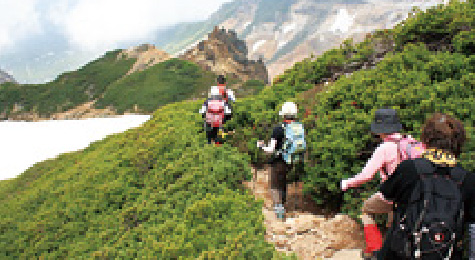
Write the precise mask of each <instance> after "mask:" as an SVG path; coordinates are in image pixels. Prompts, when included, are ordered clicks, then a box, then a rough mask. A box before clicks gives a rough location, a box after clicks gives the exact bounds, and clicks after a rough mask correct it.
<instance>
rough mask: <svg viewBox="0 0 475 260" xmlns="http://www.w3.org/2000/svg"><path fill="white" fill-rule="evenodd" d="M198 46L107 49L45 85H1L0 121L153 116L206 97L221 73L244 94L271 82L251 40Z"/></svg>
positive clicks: (223, 36) (216, 37)
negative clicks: (175, 50) (176, 53)
mask: <svg viewBox="0 0 475 260" xmlns="http://www.w3.org/2000/svg"><path fill="white" fill-rule="evenodd" d="M199 46H201V47H202V49H195V50H193V51H191V52H188V53H187V54H186V55H184V56H181V57H180V59H173V60H170V59H171V56H170V55H169V54H167V53H165V52H164V51H161V50H158V49H156V48H155V46H153V45H150V44H142V45H140V46H136V47H131V48H129V49H127V50H116V51H113V52H109V53H106V54H105V55H104V57H101V58H99V59H97V60H95V61H92V62H90V63H88V64H86V65H85V66H84V67H82V68H81V69H79V70H78V71H73V72H68V73H64V74H62V75H60V76H58V78H57V79H55V80H54V81H51V82H48V83H46V84H38V85H25V84H23V85H21V84H20V85H19V84H4V85H1V86H0V103H1V104H2V105H3V106H2V107H1V110H0V120H1V119H13V120H41V119H48V118H55V119H71V118H84V117H90V116H93V117H94V116H106V115H107V116H108V115H114V114H117V113H119V114H123V113H128V112H132V113H137V112H141V113H147V114H148V113H152V112H153V111H155V110H156V109H157V108H158V107H160V106H163V105H165V104H168V103H171V102H177V101H181V100H184V99H193V98H200V97H204V96H205V95H206V93H207V90H208V88H209V87H210V86H211V85H214V84H215V82H216V75H217V74H224V75H227V77H228V85H229V86H230V87H231V88H235V90H236V94H237V95H238V96H239V97H242V96H243V95H247V94H249V93H253V92H256V91H257V90H258V89H259V88H260V87H262V85H264V83H265V82H267V79H268V76H267V70H266V66H265V65H264V64H263V63H262V61H253V60H249V59H248V58H247V46H246V44H245V43H244V42H243V41H241V40H239V39H238V38H237V37H236V35H235V34H234V33H232V32H226V31H220V32H219V33H210V39H209V40H206V41H202V42H201V43H200V45H199ZM223 50H224V51H223ZM186 60H190V61H191V62H190V61H186ZM124 94H127V95H124Z"/></svg>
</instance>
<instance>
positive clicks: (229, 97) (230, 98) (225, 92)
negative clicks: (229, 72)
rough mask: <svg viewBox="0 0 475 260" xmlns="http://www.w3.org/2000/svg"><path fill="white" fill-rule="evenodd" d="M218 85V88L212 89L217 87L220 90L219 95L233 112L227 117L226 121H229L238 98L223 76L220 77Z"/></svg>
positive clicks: (217, 81) (217, 80)
mask: <svg viewBox="0 0 475 260" xmlns="http://www.w3.org/2000/svg"><path fill="white" fill-rule="evenodd" d="M216 83H217V86H213V87H212V88H214V87H217V88H218V89H219V93H220V94H221V96H222V97H223V99H224V101H225V102H226V104H227V105H228V107H229V109H230V110H231V113H230V114H229V115H226V116H225V121H228V120H229V119H231V117H232V112H233V109H232V105H233V103H234V102H236V98H235V97H234V92H233V91H232V90H231V89H228V88H227V87H226V78H225V77H224V76H223V75H219V76H218V78H217V79H216Z"/></svg>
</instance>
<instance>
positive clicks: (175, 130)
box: [0, 102, 279, 259]
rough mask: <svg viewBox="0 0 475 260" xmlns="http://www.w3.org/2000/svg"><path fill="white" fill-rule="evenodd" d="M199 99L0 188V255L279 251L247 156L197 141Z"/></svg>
mask: <svg viewBox="0 0 475 260" xmlns="http://www.w3.org/2000/svg"><path fill="white" fill-rule="evenodd" d="M199 105H200V103H199V102H188V103H178V104H172V105H168V106H165V107H164V108H162V109H159V110H158V111H157V112H156V113H155V114H154V116H153V118H152V119H151V120H150V121H148V122H146V123H145V124H144V126H142V127H139V128H136V129H132V130H128V131H126V132H124V133H122V134H116V135H111V136H108V137H107V138H105V139H104V140H101V141H98V142H95V143H93V144H92V145H91V146H89V147H88V148H86V149H85V150H84V151H83V152H78V153H70V154H65V155H62V156H60V157H59V158H58V159H57V160H51V161H47V162H43V163H40V164H37V165H36V166H35V167H32V168H30V169H29V170H28V171H27V172H26V173H25V174H24V175H22V176H20V177H19V178H18V180H17V181H16V182H15V181H14V182H12V184H14V185H15V186H16V187H15V188H10V189H9V190H7V191H3V190H2V191H0V195H1V197H2V198H3V197H4V196H7V195H8V194H10V195H11V196H10V197H8V198H7V199H4V200H3V201H2V203H1V205H0V230H1V232H0V258H2V259H16V258H43V257H44V258H97V259H112V258H135V257H137V258H146V259H172V258H183V259H191V258H193V259H195V258H202V259H205V258H206V259H207V258H217V259H221V258H228V257H231V258H234V259H250V258H251V259H269V258H273V257H277V258H279V254H276V252H275V251H274V249H273V246H272V245H270V244H268V243H267V242H265V240H264V234H265V230H264V226H263V216H262V212H261V207H262V203H261V202H256V201H255V200H254V198H253V196H252V195H250V194H249V193H248V192H247V191H245V190H244V189H243V188H242V186H241V181H242V180H245V179H249V178H250V168H249V166H248V164H249V160H248V159H247V157H246V156H245V155H243V154H240V153H238V151H237V150H236V149H235V148H232V147H230V146H227V145H226V146H224V147H219V148H216V147H212V146H208V145H203V144H204V143H205V137H204V135H203V134H197V132H198V130H199V128H200V127H201V124H200V123H198V122H200V119H201V118H200V116H199V115H198V114H197V113H196V111H197V110H198V108H199ZM7 193H8V194H7Z"/></svg>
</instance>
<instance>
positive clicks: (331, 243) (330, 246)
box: [244, 169, 364, 260]
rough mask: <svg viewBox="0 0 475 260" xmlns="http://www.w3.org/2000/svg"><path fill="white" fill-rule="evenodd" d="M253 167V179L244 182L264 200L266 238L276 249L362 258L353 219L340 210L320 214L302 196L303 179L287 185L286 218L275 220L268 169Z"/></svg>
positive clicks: (358, 230) (361, 243)
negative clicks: (300, 181)
mask: <svg viewBox="0 0 475 260" xmlns="http://www.w3.org/2000/svg"><path fill="white" fill-rule="evenodd" d="M253 171H254V178H253V180H252V181H250V182H246V183H244V185H245V186H246V187H248V188H249V189H251V190H252V191H253V193H254V195H255V196H256V198H257V199H261V200H263V201H264V206H263V208H262V213H263V215H264V217H265V220H264V223H265V225H266V240H267V241H268V242H270V243H273V244H274V245H275V248H276V249H277V250H278V251H283V252H288V253H291V252H294V253H296V254H297V256H298V258H299V259H303V260H307V259H308V260H310V259H322V258H323V259H327V258H328V259H334V260H336V259H352V260H358V259H361V249H362V248H363V246H364V238H363V232H362V228H361V226H360V225H359V224H357V223H356V221H354V220H353V219H351V218H350V217H348V216H346V215H341V214H340V215H336V216H334V217H329V216H324V215H322V214H320V213H321V212H320V213H319V212H318V209H317V208H315V205H313V203H312V201H311V199H310V198H308V197H304V196H302V183H297V184H289V185H288V195H287V202H286V205H285V207H286V210H287V219H286V221H285V222H284V221H281V220H278V219H277V218H276V216H275V213H274V212H273V211H272V200H271V197H270V192H269V180H270V179H269V177H270V176H269V169H263V170H256V169H253Z"/></svg>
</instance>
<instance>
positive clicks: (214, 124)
mask: <svg viewBox="0 0 475 260" xmlns="http://www.w3.org/2000/svg"><path fill="white" fill-rule="evenodd" d="M199 113H200V114H202V116H203V118H204V119H205V122H204V128H205V131H206V137H207V139H208V144H211V143H212V142H214V143H215V144H218V145H219V144H220V143H221V142H219V141H218V140H217V139H218V132H219V130H220V129H222V127H223V124H224V123H225V121H226V116H229V115H230V114H231V109H230V108H229V105H228V104H227V103H226V102H225V101H224V99H223V98H222V96H221V94H220V92H219V89H218V88H211V92H210V97H209V98H208V99H207V100H206V101H205V103H204V104H203V106H202V107H201V109H200V111H199Z"/></svg>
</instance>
